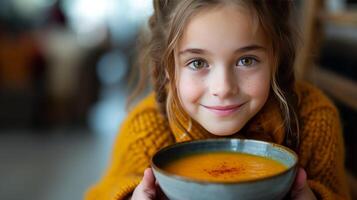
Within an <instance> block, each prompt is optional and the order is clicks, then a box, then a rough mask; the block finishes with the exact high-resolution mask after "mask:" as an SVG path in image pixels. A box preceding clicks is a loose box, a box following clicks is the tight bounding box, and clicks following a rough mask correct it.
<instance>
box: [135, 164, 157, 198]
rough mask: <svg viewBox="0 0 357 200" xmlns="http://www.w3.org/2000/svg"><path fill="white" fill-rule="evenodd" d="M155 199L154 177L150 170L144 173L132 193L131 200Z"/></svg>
mask: <svg viewBox="0 0 357 200" xmlns="http://www.w3.org/2000/svg"><path fill="white" fill-rule="evenodd" d="M155 198H156V186H155V177H154V174H153V172H152V170H151V168H147V169H146V170H145V171H144V177H143V179H142V180H141V182H140V184H139V185H138V186H137V187H136V188H135V190H134V192H133V196H132V199H133V200H153V199H155Z"/></svg>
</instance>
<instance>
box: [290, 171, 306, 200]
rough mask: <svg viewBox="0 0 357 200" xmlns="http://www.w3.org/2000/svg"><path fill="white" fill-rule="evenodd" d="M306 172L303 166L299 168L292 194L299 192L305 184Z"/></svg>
mask: <svg viewBox="0 0 357 200" xmlns="http://www.w3.org/2000/svg"><path fill="white" fill-rule="evenodd" d="M306 177H307V175H306V172H305V170H304V169H303V168H299V169H298V172H297V174H296V178H295V181H294V184H293V187H292V191H291V192H292V194H296V193H299V192H301V191H302V190H303V189H304V187H305V186H306Z"/></svg>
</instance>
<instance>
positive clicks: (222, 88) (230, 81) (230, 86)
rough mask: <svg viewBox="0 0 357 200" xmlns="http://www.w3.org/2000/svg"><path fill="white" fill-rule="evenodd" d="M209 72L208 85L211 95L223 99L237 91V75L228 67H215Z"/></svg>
mask: <svg viewBox="0 0 357 200" xmlns="http://www.w3.org/2000/svg"><path fill="white" fill-rule="evenodd" d="M211 73H212V74H211V77H210V84H209V85H210V93H211V94H212V95H213V96H216V97H218V98H220V99H224V98H228V97H231V96H233V95H236V94H237V93H238V80H237V77H236V75H235V72H233V71H232V70H230V69H229V67H217V68H216V69H215V70H213V71H212V72H211Z"/></svg>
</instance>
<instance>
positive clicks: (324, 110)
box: [300, 104, 350, 200]
mask: <svg viewBox="0 0 357 200" xmlns="http://www.w3.org/2000/svg"><path fill="white" fill-rule="evenodd" d="M301 132H302V133H303V134H302V138H301V146H300V157H301V158H303V159H302V160H301V162H300V163H301V164H302V165H303V167H305V170H306V172H307V177H308V184H309V186H310V188H311V189H312V190H313V192H314V193H315V195H316V197H317V199H323V200H339V199H341V200H342V199H350V197H349V192H348V189H347V188H348V187H347V183H346V177H345V168H344V144H343V137H342V131H341V127H340V120H339V116H338V112H337V110H336V108H335V107H334V106H333V105H332V104H330V105H327V106H323V107H318V108H316V109H314V110H311V112H309V114H308V115H305V117H304V118H303V119H302V130H301Z"/></svg>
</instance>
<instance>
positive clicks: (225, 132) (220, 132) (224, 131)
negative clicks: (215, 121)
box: [206, 127, 241, 137]
mask: <svg viewBox="0 0 357 200" xmlns="http://www.w3.org/2000/svg"><path fill="white" fill-rule="evenodd" d="M240 129H241V127H232V128H227V127H208V128H206V130H207V131H208V132H210V133H211V134H212V135H216V136H222V137H223V136H230V135H233V134H235V133H237V132H238V131H239V130H240Z"/></svg>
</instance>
